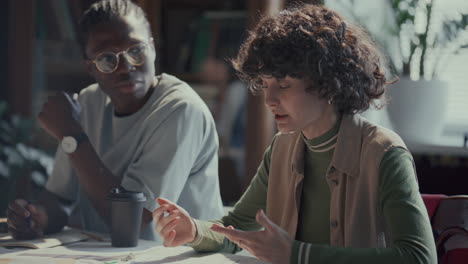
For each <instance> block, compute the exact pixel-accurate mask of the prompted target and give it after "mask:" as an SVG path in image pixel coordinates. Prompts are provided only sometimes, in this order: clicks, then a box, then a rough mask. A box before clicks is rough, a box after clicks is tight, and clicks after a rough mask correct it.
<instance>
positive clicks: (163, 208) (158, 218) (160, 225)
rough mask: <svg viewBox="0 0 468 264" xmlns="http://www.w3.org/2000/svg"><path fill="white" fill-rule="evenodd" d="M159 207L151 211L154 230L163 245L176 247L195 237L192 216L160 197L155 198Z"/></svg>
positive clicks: (195, 231) (195, 230)
mask: <svg viewBox="0 0 468 264" xmlns="http://www.w3.org/2000/svg"><path fill="white" fill-rule="evenodd" d="M156 202H158V204H159V207H158V208H157V209H156V210H154V211H153V220H154V222H155V223H156V232H158V234H159V235H160V236H161V238H162V239H163V245H164V246H165V247H176V246H180V245H183V244H185V243H188V242H191V241H193V240H194V239H195V236H196V233H197V229H196V226H195V224H194V223H193V221H192V217H190V215H189V214H188V213H187V211H185V210H184V209H183V208H182V207H180V206H178V205H176V204H174V203H172V202H170V201H168V200H166V199H162V198H157V199H156Z"/></svg>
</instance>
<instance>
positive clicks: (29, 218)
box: [24, 201, 32, 228]
mask: <svg viewBox="0 0 468 264" xmlns="http://www.w3.org/2000/svg"><path fill="white" fill-rule="evenodd" d="M30 204H31V202H30V201H26V206H25V207H24V209H26V211H28V212H29V215H28V216H27V217H26V223H27V224H28V227H29V228H31V215H32V213H31V211H29V209H28V205H30Z"/></svg>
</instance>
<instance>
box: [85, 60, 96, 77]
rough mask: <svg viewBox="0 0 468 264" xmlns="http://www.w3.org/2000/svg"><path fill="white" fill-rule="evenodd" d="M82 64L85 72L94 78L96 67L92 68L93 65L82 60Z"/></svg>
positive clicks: (88, 61)
mask: <svg viewBox="0 0 468 264" xmlns="http://www.w3.org/2000/svg"><path fill="white" fill-rule="evenodd" d="M83 64H84V65H85V68H86V71H87V72H88V74H90V75H92V76H93V77H94V73H95V69H96V67H95V66H94V63H93V62H92V61H90V60H83Z"/></svg>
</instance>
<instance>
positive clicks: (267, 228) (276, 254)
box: [211, 210, 293, 263]
mask: <svg viewBox="0 0 468 264" xmlns="http://www.w3.org/2000/svg"><path fill="white" fill-rule="evenodd" d="M256 219H257V222H258V223H259V224H260V225H262V226H263V227H264V230H262V231H257V232H246V231H241V230H235V229H233V228H230V227H222V226H218V225H213V226H212V227H211V230H213V231H215V232H219V233H221V234H223V235H224V236H226V238H227V239H229V240H231V241H232V242H234V243H236V244H237V245H238V246H239V247H241V248H243V249H245V250H247V251H249V252H250V253H251V254H252V255H254V256H255V257H257V258H258V259H260V260H262V261H267V262H269V263H289V259H290V256H291V248H292V243H293V240H292V239H291V237H290V236H289V234H288V233H287V232H286V231H284V230H283V229H281V228H280V227H279V226H277V225H276V224H275V223H273V222H272V221H271V220H270V219H269V218H268V217H267V216H266V215H265V213H264V212H263V210H259V211H258V212H257V215H256Z"/></svg>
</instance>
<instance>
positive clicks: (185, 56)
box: [176, 11, 247, 73]
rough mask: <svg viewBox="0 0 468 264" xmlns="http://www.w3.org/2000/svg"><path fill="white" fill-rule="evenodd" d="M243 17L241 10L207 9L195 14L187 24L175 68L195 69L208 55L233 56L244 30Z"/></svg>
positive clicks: (179, 69)
mask: <svg viewBox="0 0 468 264" xmlns="http://www.w3.org/2000/svg"><path fill="white" fill-rule="evenodd" d="M246 20H247V16H246V13H245V12H244V11H207V12H204V13H202V14H201V15H200V16H199V17H197V18H195V19H194V21H192V23H189V24H188V25H187V34H186V35H185V36H186V37H185V40H183V42H182V44H181V47H180V52H179V56H178V58H177V62H176V71H177V72H194V73H196V72H199V71H200V67H201V65H202V63H203V61H204V60H205V59H206V58H207V57H214V58H217V59H219V60H226V59H228V58H232V57H234V56H235V55H236V53H237V51H238V49H239V47H240V44H241V42H242V40H243V38H244V37H245V34H246V31H245V30H246Z"/></svg>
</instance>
